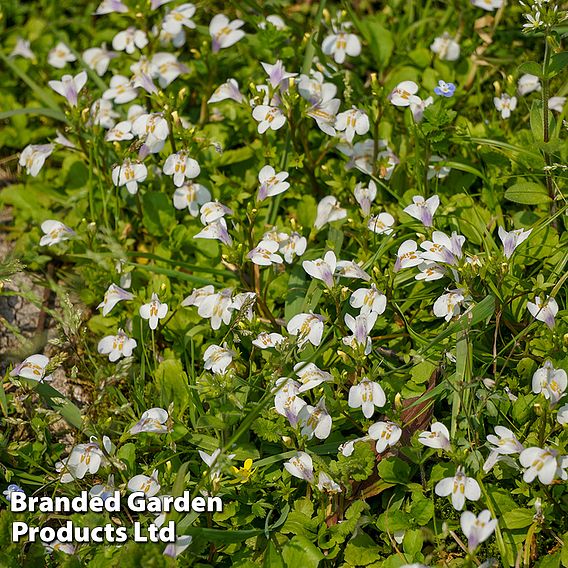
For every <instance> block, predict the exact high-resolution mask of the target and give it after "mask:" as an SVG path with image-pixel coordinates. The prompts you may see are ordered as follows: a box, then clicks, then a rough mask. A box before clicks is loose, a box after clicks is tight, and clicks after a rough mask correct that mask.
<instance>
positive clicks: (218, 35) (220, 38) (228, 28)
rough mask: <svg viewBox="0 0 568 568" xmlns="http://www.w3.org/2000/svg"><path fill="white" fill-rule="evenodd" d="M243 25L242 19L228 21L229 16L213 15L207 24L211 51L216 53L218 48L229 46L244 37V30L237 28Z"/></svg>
mask: <svg viewBox="0 0 568 568" xmlns="http://www.w3.org/2000/svg"><path fill="white" fill-rule="evenodd" d="M243 25H244V22H243V21H242V20H233V21H232V22H230V21H229V18H227V16H225V15H224V14H217V15H216V16H214V17H213V19H212V20H211V22H210V24H209V35H210V36H211V40H212V44H213V45H212V49H213V53H217V52H218V51H219V50H220V49H224V48H226V47H231V45H234V44H235V43H237V42H238V41H239V40H241V39H242V38H243V37H245V32H243V31H242V30H240V29H239V28H240V27H242V26H243Z"/></svg>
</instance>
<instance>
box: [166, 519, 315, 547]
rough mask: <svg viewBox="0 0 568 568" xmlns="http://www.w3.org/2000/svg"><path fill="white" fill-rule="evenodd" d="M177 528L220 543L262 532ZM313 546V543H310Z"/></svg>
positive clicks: (243, 538) (258, 530)
mask: <svg viewBox="0 0 568 568" xmlns="http://www.w3.org/2000/svg"><path fill="white" fill-rule="evenodd" d="M177 529H178V531H179V532H180V533H181V534H184V535H185V534H188V535H191V536H193V537H199V538H202V539H204V540H206V541H207V542H218V543H221V544H230V543H235V542H238V543H242V542H244V541H245V540H247V539H249V538H253V537H255V536H258V535H259V534H262V532H263V531H262V530H260V529H249V530H237V531H232V530H231V531H230V530H225V529H208V528H205V527H183V528H180V525H179V524H178V525H177ZM312 546H313V545H312Z"/></svg>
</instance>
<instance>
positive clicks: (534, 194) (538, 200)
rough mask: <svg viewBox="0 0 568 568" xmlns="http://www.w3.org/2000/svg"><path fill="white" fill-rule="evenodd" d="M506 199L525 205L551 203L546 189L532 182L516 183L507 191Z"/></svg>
mask: <svg viewBox="0 0 568 568" xmlns="http://www.w3.org/2000/svg"><path fill="white" fill-rule="evenodd" d="M505 198H506V199H508V200H509V201H513V202H515V203H522V204H523V205H543V204H545V203H550V201H551V199H550V197H549V195H548V193H547V191H546V188H545V187H544V186H542V185H541V184H540V183H535V182H532V181H520V182H518V183H515V184H514V185H512V186H511V187H510V188H509V189H507V191H505Z"/></svg>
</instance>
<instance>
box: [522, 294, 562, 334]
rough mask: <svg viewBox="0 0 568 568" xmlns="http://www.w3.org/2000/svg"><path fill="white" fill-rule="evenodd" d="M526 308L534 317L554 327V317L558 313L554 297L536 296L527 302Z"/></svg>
mask: <svg viewBox="0 0 568 568" xmlns="http://www.w3.org/2000/svg"><path fill="white" fill-rule="evenodd" d="M527 309H528V310H529V312H530V314H531V315H532V316H533V317H534V318H535V319H537V320H538V321H542V322H544V323H545V324H546V325H547V326H548V327H549V328H550V329H553V328H554V323H555V322H554V318H555V317H556V314H557V313H558V303H557V302H556V300H555V299H554V298H552V297H550V296H549V297H548V298H544V299H541V298H540V296H536V297H535V299H534V302H527Z"/></svg>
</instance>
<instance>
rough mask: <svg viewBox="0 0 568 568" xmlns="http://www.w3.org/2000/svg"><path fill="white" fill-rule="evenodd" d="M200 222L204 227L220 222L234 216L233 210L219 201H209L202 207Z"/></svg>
mask: <svg viewBox="0 0 568 568" xmlns="http://www.w3.org/2000/svg"><path fill="white" fill-rule="evenodd" d="M200 213H201V216H200V220H201V222H202V223H203V224H204V225H207V224H209V223H213V222H214V221H218V220H219V219H221V218H222V217H224V216H225V215H232V214H233V210H232V209H230V208H229V207H227V206H226V205H223V204H222V203H219V202H218V201H208V202H207V203H204V204H203V205H202V206H201V209H200Z"/></svg>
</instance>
